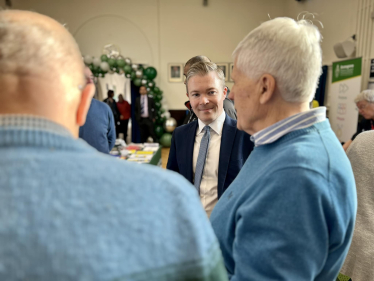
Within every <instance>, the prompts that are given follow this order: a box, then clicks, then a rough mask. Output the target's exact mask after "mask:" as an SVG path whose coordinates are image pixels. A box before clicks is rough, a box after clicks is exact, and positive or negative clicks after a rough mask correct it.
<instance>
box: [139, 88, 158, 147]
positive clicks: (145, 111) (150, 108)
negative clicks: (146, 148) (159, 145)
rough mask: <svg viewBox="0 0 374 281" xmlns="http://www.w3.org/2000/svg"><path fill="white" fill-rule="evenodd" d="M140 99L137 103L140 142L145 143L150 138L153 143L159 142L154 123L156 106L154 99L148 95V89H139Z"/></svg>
mask: <svg viewBox="0 0 374 281" xmlns="http://www.w3.org/2000/svg"><path fill="white" fill-rule="evenodd" d="M139 94H140V97H137V98H136V101H135V118H136V121H138V124H139V130H140V140H141V142H142V143H145V142H146V141H147V139H148V137H149V136H151V137H152V139H153V142H157V136H156V134H155V129H154V122H155V118H156V116H155V115H156V106H155V102H154V100H153V98H150V97H149V96H148V94H147V88H146V87H145V86H141V87H140V88H139Z"/></svg>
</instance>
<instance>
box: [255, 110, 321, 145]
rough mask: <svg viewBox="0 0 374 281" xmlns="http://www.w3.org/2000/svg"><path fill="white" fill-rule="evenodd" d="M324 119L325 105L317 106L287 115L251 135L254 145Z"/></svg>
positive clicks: (272, 140)
mask: <svg viewBox="0 0 374 281" xmlns="http://www.w3.org/2000/svg"><path fill="white" fill-rule="evenodd" d="M325 120H326V107H323V106H321V107H317V108H314V109H311V110H307V111H304V112H300V113H297V114H295V115H292V116H290V117H287V118H285V119H283V120H281V121H279V122H277V123H275V124H273V125H271V126H269V127H267V128H265V129H263V130H261V131H259V132H257V133H255V134H254V135H253V136H251V140H252V141H253V142H254V144H255V146H260V145H264V144H269V143H272V142H275V141H276V140H277V139H279V138H281V137H283V136H284V135H286V134H288V133H290V132H292V131H296V130H300V129H304V128H307V127H310V126H312V125H313V124H316V123H319V122H323V121H325Z"/></svg>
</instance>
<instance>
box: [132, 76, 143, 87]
mask: <svg viewBox="0 0 374 281" xmlns="http://www.w3.org/2000/svg"><path fill="white" fill-rule="evenodd" d="M134 85H135V86H137V87H139V86H141V85H142V80H141V79H139V78H136V79H135V80H134Z"/></svg>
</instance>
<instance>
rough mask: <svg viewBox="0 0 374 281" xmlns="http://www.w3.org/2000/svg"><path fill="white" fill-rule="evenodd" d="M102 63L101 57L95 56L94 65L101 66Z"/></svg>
mask: <svg viewBox="0 0 374 281" xmlns="http://www.w3.org/2000/svg"><path fill="white" fill-rule="evenodd" d="M100 64H101V60H100V59H98V58H94V59H93V65H94V66H100Z"/></svg>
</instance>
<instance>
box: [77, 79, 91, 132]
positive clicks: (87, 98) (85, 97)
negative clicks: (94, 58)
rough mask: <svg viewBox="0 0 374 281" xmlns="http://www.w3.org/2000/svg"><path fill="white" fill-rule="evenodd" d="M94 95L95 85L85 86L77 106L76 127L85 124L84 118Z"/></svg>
mask: <svg viewBox="0 0 374 281" xmlns="http://www.w3.org/2000/svg"><path fill="white" fill-rule="evenodd" d="M94 94H95V84H93V83H89V84H87V85H86V86H85V87H84V89H83V91H82V94H81V100H80V102H79V105H78V111H77V124H78V126H79V127H80V126H83V125H84V123H86V117H87V112H88V109H89V108H90V105H91V101H92V98H93V96H94Z"/></svg>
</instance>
